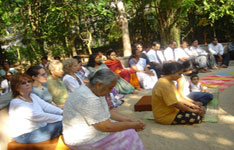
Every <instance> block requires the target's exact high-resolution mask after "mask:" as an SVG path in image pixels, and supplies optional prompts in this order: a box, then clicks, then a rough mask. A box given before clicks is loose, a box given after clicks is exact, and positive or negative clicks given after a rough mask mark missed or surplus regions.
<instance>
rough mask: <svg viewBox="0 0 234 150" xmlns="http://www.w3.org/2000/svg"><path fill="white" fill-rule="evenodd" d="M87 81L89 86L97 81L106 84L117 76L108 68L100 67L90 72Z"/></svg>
mask: <svg viewBox="0 0 234 150" xmlns="http://www.w3.org/2000/svg"><path fill="white" fill-rule="evenodd" d="M88 78H89V83H90V85H91V86H93V85H95V84H96V83H97V82H99V83H102V84H103V85H108V84H110V83H111V82H112V81H114V80H117V79H118V78H117V76H116V75H115V73H113V72H112V71H111V70H110V69H101V70H98V71H96V72H92V73H90V74H89V76H88Z"/></svg>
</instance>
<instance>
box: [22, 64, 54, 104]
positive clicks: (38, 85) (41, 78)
mask: <svg viewBox="0 0 234 150" xmlns="http://www.w3.org/2000/svg"><path fill="white" fill-rule="evenodd" d="M26 73H27V74H28V75H29V76H31V78H32V79H33V83H32V85H33V87H32V93H34V94H36V95H37V96H39V97H40V98H41V99H43V100H45V101H46V102H48V103H52V95H51V94H50V93H49V91H48V87H47V84H46V81H47V73H46V71H45V69H44V68H43V67H41V66H39V65H38V66H31V67H30V68H28V70H27V71H26Z"/></svg>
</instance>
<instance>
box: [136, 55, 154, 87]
mask: <svg viewBox="0 0 234 150" xmlns="http://www.w3.org/2000/svg"><path fill="white" fill-rule="evenodd" d="M145 66H146V60H145V59H143V58H140V59H139V61H138V62H137V64H136V67H137V69H138V70H141V71H144V68H145ZM150 71H152V72H153V73H154V76H150V75H148V74H146V73H143V72H137V73H136V74H137V77H138V80H139V82H140V85H141V86H142V87H143V88H144V89H147V90H150V89H153V87H154V85H155V84H156V82H157V81H158V77H157V75H156V73H155V71H154V70H153V69H151V70H150Z"/></svg>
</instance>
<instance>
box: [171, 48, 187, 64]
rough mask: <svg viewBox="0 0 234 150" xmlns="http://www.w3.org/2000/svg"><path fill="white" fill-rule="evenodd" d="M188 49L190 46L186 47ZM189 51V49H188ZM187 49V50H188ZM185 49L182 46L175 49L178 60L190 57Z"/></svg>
mask: <svg viewBox="0 0 234 150" xmlns="http://www.w3.org/2000/svg"><path fill="white" fill-rule="evenodd" d="M186 49H188V48H186ZM187 51H188V50H187ZM187 51H186V52H187ZM186 52H185V50H184V49H182V48H181V47H179V48H177V49H175V56H176V61H178V60H179V59H180V58H184V57H190V56H189V55H188V54H186ZM189 54H190V53H189Z"/></svg>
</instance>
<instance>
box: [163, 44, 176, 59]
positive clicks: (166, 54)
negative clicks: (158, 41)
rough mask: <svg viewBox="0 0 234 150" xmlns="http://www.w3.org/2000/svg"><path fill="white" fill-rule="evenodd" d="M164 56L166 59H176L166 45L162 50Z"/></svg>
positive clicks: (172, 51)
mask: <svg viewBox="0 0 234 150" xmlns="http://www.w3.org/2000/svg"><path fill="white" fill-rule="evenodd" d="M164 56H165V58H166V61H171V60H176V58H175V53H174V50H173V49H172V48H171V47H167V48H166V49H165V50H164Z"/></svg>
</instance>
